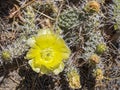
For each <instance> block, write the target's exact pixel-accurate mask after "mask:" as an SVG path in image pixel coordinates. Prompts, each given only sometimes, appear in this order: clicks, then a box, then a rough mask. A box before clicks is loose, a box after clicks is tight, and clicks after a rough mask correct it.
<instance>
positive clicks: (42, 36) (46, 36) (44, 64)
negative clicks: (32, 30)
mask: <svg viewBox="0 0 120 90" xmlns="http://www.w3.org/2000/svg"><path fill="white" fill-rule="evenodd" d="M33 39H34V40H31V42H32V43H31V45H30V46H31V49H30V50H29V51H28V53H27V55H26V59H29V65H30V66H31V67H32V69H33V70H34V71H35V72H37V73H41V74H49V73H54V74H56V75H57V74H59V73H60V72H62V71H63V69H64V63H63V60H66V59H68V58H69V55H70V53H71V51H70V49H69V48H68V46H67V45H66V43H65V41H64V40H63V39H62V38H61V37H60V36H59V35H57V34H55V33H53V32H52V31H51V30H50V29H45V30H41V31H40V32H39V33H38V36H36V37H35V38H33ZM33 41H34V42H33ZM29 42H30V41H29Z"/></svg>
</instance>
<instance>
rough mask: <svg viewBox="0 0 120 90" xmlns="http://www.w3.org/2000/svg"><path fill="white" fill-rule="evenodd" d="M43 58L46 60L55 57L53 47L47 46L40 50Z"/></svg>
mask: <svg viewBox="0 0 120 90" xmlns="http://www.w3.org/2000/svg"><path fill="white" fill-rule="evenodd" d="M40 55H41V58H42V59H43V60H45V61H49V60H51V59H52V58H53V56H54V52H53V49H51V48H46V49H44V50H42V51H41V52H40Z"/></svg>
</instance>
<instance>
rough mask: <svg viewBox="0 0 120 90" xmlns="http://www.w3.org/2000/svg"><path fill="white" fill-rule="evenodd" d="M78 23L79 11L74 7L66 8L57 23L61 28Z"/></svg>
mask: <svg viewBox="0 0 120 90" xmlns="http://www.w3.org/2000/svg"><path fill="white" fill-rule="evenodd" d="M78 24H79V13H78V12H77V10H75V9H68V10H65V11H63V12H62V13H61V15H60V17H59V20H58V25H59V27H60V28H62V29H70V28H72V27H74V26H77V25H78Z"/></svg>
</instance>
